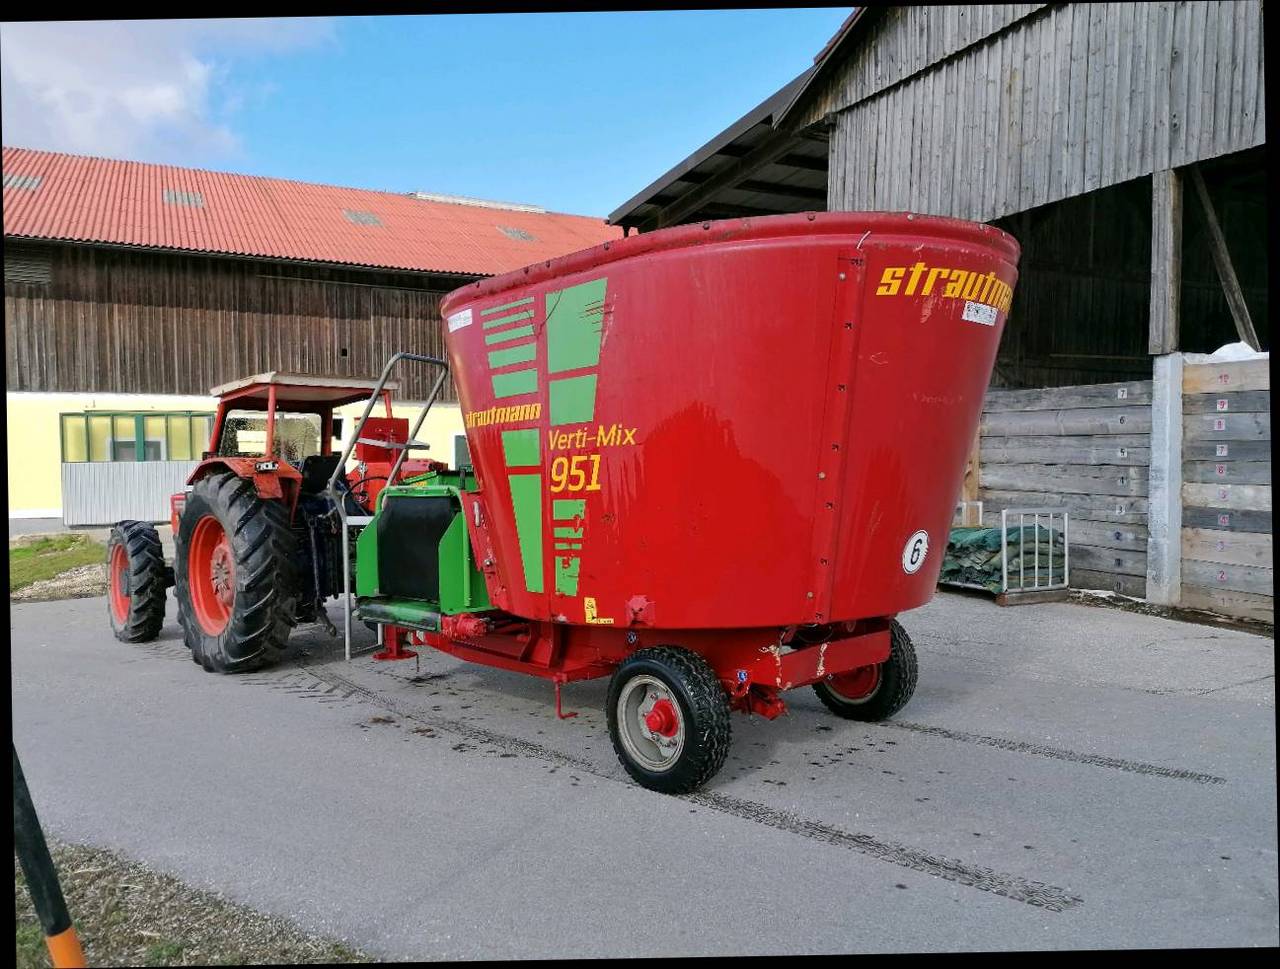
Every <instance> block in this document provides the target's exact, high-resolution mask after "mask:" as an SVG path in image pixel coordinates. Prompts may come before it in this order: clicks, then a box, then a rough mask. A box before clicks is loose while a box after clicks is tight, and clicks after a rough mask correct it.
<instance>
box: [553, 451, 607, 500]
mask: <svg viewBox="0 0 1280 969" xmlns="http://www.w3.org/2000/svg"><path fill="white" fill-rule="evenodd" d="M551 490H552V491H599V490H600V455H598V454H575V455H574V456H573V457H572V458H569V457H559V458H556V459H555V460H553V461H552V462H551Z"/></svg>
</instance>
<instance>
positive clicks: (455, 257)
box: [4, 148, 622, 276]
mask: <svg viewBox="0 0 1280 969" xmlns="http://www.w3.org/2000/svg"><path fill="white" fill-rule="evenodd" d="M37 179H38V184H36V180H37ZM32 185H35V187H34V188H32V187H30V186H32ZM166 192H179V193H192V192H197V193H199V194H200V196H201V198H202V201H203V204H202V205H199V206H192V205H182V204H174V203H172V202H166V201H165V193H166ZM345 212H352V213H356V214H357V215H356V217H357V218H365V217H366V215H371V216H373V217H374V218H375V219H376V220H377V222H378V223H379V224H376V225H371V224H361V223H358V222H354V221H352V219H351V218H349V217H348V216H347V215H346V214H345ZM504 229H506V230H510V231H509V232H504V231H503V230H504ZM4 234H5V235H6V236H16V237H23V238H32V239H56V240H62V241H69V242H86V243H93V242H96V243H106V244H112V245H126V246H142V247H145V248H155V249H179V250H186V251H191V252H213V253H225V254H229V255H240V256H260V257H265V258H270V259H304V260H308V261H312V262H332V263H344V264H347V265H355V266H369V267H378V268H387V269H409V270H418V271H421V272H440V273H464V274H467V275H482V276H491V275H497V274H498V273H504V272H509V271H510V270H513V269H519V268H520V267H522V266H527V265H529V264H530V263H534V262H540V261H542V260H545V259H550V258H553V257H555V256H562V255H565V254H566V253H570V252H576V251H577V250H579V249H586V248H588V247H590V246H595V245H599V244H600V243H602V242H605V241H607V240H610V239H617V238H619V237H620V236H621V234H622V233H621V231H620V230H619V229H618V228H617V227H615V226H609V225H606V224H605V223H604V220H603V219H594V218H588V217H586V216H580V215H563V214H561V213H558V212H525V211H519V210H516V209H504V208H488V207H482V206H477V205H466V204H461V203H452V202H437V201H428V200H424V199H418V198H414V197H413V196H410V195H397V194H395V193H393V192H371V191H368V190H365V189H357V188H340V187H338V186H334V185H314V184H311V183H309V182H292V181H287V180H285V179H279V178H261V177H258V176H255V175H232V174H229V173H226V172H209V171H204V170H202V169H197V168H175V167H172V166H169V165H150V164H146V163H143V162H130V161H116V160H113V159H109V158H88V157H84V156H81V155H64V154H60V153H57V152H49V151H33V150H31V149H27V148H5V149H4ZM523 235H529V236H532V238H531V239H525V238H523ZM513 236H514V238H513Z"/></svg>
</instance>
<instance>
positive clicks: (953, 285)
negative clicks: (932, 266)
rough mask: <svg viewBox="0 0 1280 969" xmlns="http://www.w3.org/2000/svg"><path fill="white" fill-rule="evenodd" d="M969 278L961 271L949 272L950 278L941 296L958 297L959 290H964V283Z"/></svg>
mask: <svg viewBox="0 0 1280 969" xmlns="http://www.w3.org/2000/svg"><path fill="white" fill-rule="evenodd" d="M968 278H969V274H968V273H967V272H965V271H964V270H963V269H953V270H951V278H950V281H949V282H948V283H947V288H946V289H945V290H943V292H942V295H943V296H959V295H960V292H961V290H963V289H964V281H965V280H966V279H968Z"/></svg>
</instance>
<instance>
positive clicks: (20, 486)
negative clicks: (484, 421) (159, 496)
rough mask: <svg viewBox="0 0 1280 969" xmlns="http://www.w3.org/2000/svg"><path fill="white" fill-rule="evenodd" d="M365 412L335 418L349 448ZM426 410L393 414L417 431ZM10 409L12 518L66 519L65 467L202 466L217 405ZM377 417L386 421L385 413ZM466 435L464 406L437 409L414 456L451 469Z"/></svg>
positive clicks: (61, 400) (63, 403)
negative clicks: (423, 445) (177, 463)
mask: <svg viewBox="0 0 1280 969" xmlns="http://www.w3.org/2000/svg"><path fill="white" fill-rule="evenodd" d="M363 406H364V405H363V404H360V403H356V404H349V405H347V406H346V407H342V408H340V409H339V410H338V411H337V413H338V414H341V415H342V416H343V417H344V418H345V419H344V421H343V433H344V442H345V439H346V437H347V436H349V435H350V434H351V432H352V430H353V428H354V425H355V422H356V421H357V420H358V419H359V417H360V414H361V412H362V410H363ZM421 406H422V405H421V404H415V403H414V402H411V401H406V402H402V403H396V404H394V405H393V407H392V412H393V413H394V414H395V416H397V417H406V418H408V419H409V420H410V422H411V426H412V421H413V420H414V419H416V417H417V415H418V412H419V410H420V409H421ZM5 407H6V415H5V418H6V420H5V424H6V430H7V433H8V485H9V517H10V518H61V517H62V465H63V463H64V462H80V461H90V460H91V461H121V460H123V461H137V460H139V459H141V460H156V461H189V460H198V459H199V458H200V453H201V452H202V451H203V450H204V449H205V448H206V447H207V446H208V436H209V432H210V430H211V429H212V419H213V414H214V411H215V410H216V408H217V398H214V397H200V396H179V395H171V394H51V393H12V392H10V393H7V394H6V395H5ZM374 413H375V414H376V415H381V414H382V408H381V407H380V406H379V407H378V408H377V409H376V410H375V412H374ZM462 433H463V426H462V414H461V410H460V409H459V406H458V405H457V404H456V403H437V404H435V405H434V406H433V407H432V408H431V412H430V413H429V414H428V415H427V419H426V423H425V424H423V427H422V430H421V431H420V432H419V434H418V440H421V441H425V442H427V443H428V444H430V445H431V449H430V450H429V451H427V452H426V453H425V454H423V453H422V452H415V455H414V456H415V457H425V456H430V457H432V458H435V459H436V460H438V461H445V462H448V463H450V464H452V463H453V455H454V438H455V437H456V436H457V435H460V434H462ZM139 452H141V455H140V454H139Z"/></svg>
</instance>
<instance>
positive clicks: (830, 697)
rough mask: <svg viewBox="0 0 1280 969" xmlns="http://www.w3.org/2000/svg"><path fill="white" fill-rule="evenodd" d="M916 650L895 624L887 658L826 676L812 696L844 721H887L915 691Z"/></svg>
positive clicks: (917, 675) (890, 636)
mask: <svg viewBox="0 0 1280 969" xmlns="http://www.w3.org/2000/svg"><path fill="white" fill-rule="evenodd" d="M918 677H919V668H918V666H917V665H916V648H915V646H914V645H913V644H912V642H911V637H910V636H908V635H907V631H906V630H905V629H903V628H902V626H901V625H900V624H899V622H898V620H896V619H895V620H893V622H892V623H891V624H890V626H889V658H888V659H887V660H885V661H884V662H883V663H880V664H878V665H876V666H864V667H862V669H860V670H853V671H851V672H849V673H841V674H837V675H835V676H828V677H827V678H826V679H825V680H819V681H818V682H817V683H815V684H813V692H814V693H816V694H818V699H819V700H821V701H822V702H823V704H824V705H825V706H826V708H827V709H828V710H830V711H831V712H832V713H834V714H836V716H840V717H844V718H845V719H846V720H863V721H867V722H874V721H877V720H887V719H888V718H889V717H891V716H893V715H894V714H895V713H897V712H898V711H899V710H901V709H902V708H903V707H904V706H906V705H907V701H908V700H910V699H911V695H912V694H913V693H915V691H916V680H917V679H918Z"/></svg>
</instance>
